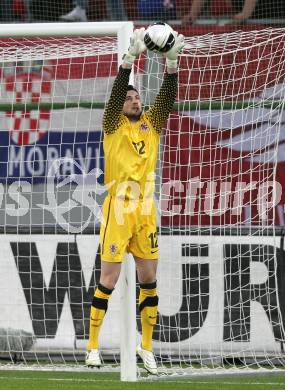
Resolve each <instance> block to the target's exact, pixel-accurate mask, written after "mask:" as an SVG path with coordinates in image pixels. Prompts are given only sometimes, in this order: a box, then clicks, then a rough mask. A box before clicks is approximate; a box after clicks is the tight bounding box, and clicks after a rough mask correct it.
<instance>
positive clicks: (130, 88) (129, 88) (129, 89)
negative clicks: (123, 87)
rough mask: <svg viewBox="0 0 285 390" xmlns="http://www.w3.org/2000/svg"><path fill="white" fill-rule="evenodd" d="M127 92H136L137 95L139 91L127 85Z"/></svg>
mask: <svg viewBox="0 0 285 390" xmlns="http://www.w3.org/2000/svg"><path fill="white" fill-rule="evenodd" d="M127 91H136V93H137V94H138V95H139V91H138V90H137V89H136V88H135V87H134V86H133V85H131V84H129V85H128V88H127Z"/></svg>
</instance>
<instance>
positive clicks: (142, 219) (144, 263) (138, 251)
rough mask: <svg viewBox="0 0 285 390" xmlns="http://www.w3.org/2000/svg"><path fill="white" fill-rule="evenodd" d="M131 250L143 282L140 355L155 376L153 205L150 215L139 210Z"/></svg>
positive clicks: (155, 251) (155, 292) (155, 301)
mask: <svg viewBox="0 0 285 390" xmlns="http://www.w3.org/2000/svg"><path fill="white" fill-rule="evenodd" d="M130 251H131V252H132V253H133V255H134V257H135V261H136V268H137V274H138V279H139V283H140V295H139V310H140V316H141V325H142V341H141V345H139V346H138V348H137V352H138V354H139V355H140V357H141V358H142V360H143V362H144V366H145V368H146V369H147V370H148V371H149V372H151V373H152V374H156V373H157V366H156V362H155V359H154V355H153V353H152V336H153V329H154V326H155V324H156V321H157V306H158V296H157V289H156V270H157V258H158V240H157V229H156V210H155V205H154V202H153V206H152V209H151V213H150V215H142V214H141V213H140V210H139V211H138V226H137V234H135V236H134V237H133V238H132V240H131V242H130Z"/></svg>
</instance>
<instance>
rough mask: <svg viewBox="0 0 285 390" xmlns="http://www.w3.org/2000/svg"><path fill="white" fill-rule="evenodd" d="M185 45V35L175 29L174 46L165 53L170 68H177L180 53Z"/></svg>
mask: <svg viewBox="0 0 285 390" xmlns="http://www.w3.org/2000/svg"><path fill="white" fill-rule="evenodd" d="M184 46H185V42H184V35H182V34H178V32H177V31H175V43H174V45H173V46H172V48H171V49H170V50H168V52H167V53H165V54H164V57H165V58H166V65H167V67H168V68H177V63H178V55H179V54H180V53H181V51H182V49H183V47H184Z"/></svg>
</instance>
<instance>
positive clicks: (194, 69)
mask: <svg viewBox="0 0 285 390" xmlns="http://www.w3.org/2000/svg"><path fill="white" fill-rule="evenodd" d="M186 43H187V45H186V48H185V50H184V52H183V54H182V55H181V57H180V67H179V68H180V70H179V90H178V96H177V101H176V104H175V107H174V110H173V112H172V113H171V115H170V118H169V121H168V123H167V124H166V125H165V128H164V129H163V135H162V137H161V147H160V154H159V163H158V168H157V172H156V192H155V198H156V202H157V209H158V221H159V232H160V234H159V242H160V252H161V256H160V260H159V269H158V277H157V279H158V292H159V297H160V301H159V316H158V324H157V326H156V328H155V330H154V352H155V355H156V359H157V362H158V365H159V371H160V372H161V373H179V374H184V373H190V374H192V373H194V372H200V373H201V372H203V373H204V372H205V370H209V371H210V372H218V369H222V368H226V369H227V371H229V370H228V369H229V368H230V367H232V368H234V369H236V368H250V367H252V368H256V367H267V368H275V369H277V368H282V367H283V363H284V358H283V342H284V326H283V322H284V310H285V306H284V305H285V300H284V294H283V289H284V287H283V282H282V281H283V279H284V264H283V258H284V251H283V244H284V239H283V233H282V231H281V230H279V229H277V228H276V225H277V224H278V221H279V219H278V215H279V214H280V210H279V209H278V204H279V202H280V201H282V200H283V194H282V186H281V184H280V182H282V180H281V174H282V172H280V170H279V169H278V161H280V159H281V155H282V153H284V149H283V144H284V142H283V138H282V137H283V136H282V132H284V130H285V129H282V126H284V125H283V123H284V114H283V108H284V101H285V100H284V98H285V96H284V95H285V84H284V76H285V56H284V43H285V29H281V28H280V29H266V30H262V31H250V32H249V31H247V32H241V31H239V32H235V33H229V34H221V35H205V36H200V37H191V38H186ZM0 46H1V54H0V55H1V64H2V65H1V84H0V88H1V96H0V131H1V132H0V136H1V146H0V150H1V152H0V179H1V183H0V189H1V191H0V201H1V212H0V225H1V226H0V227H1V233H2V234H1V236H0V240H1V248H2V256H1V263H0V264H1V265H0V267H1V271H0V310H1V313H2V315H1V317H0V357H1V358H3V359H1V363H3V365H2V367H3V366H4V367H6V368H7V367H10V366H12V367H15V366H16V363H17V364H18V365H20V367H22V366H23V365H31V364H33V366H38V367H50V366H51V365H52V366H54V365H59V366H60V367H62V368H68V367H70V366H72V369H76V367H77V368H79V369H84V353H85V349H86V345H87V340H88V331H89V310H90V302H91V300H92V296H93V292H94V288H95V286H96V285H97V284H98V281H99V275H100V255H99V253H100V251H99V235H98V226H99V221H100V215H101V214H100V213H101V205H102V202H103V199H104V197H105V195H106V188H105V187H104V186H103V170H104V158H103V151H102V137H103V135H102V125H101V123H102V113H103V108H104V104H105V102H106V101H107V99H108V96H109V94H110V90H111V87H112V82H113V80H114V78H115V76H116V73H117V68H118V55H117V53H118V45H117V40H116V39H115V38H112V37H108V36H107V37H106V36H102V33H101V36H85V37H82V36H80V34H78V36H76V37H48V38H43V37H42V38H40V37H37V38H14V39H12V38H5V39H1V45H0ZM164 71H165V69H164V62H163V59H162V58H160V57H158V56H156V55H153V54H152V53H149V52H148V53H146V55H143V56H142V57H141V58H140V59H139V60H138V61H136V63H135V69H134V83H135V85H136V87H137V88H138V89H139V91H140V93H141V96H142V99H143V103H144V105H145V106H148V105H150V104H151V103H152V102H153V99H154V97H155V95H156V93H157V91H158V89H159V86H160V84H161V81H162V78H163V72H164ZM283 203H284V202H283ZM278 213H279V214H278ZM280 215H281V214H280ZM280 218H281V217H280ZM133 293H134V294H135V292H133ZM137 294H138V291H137ZM119 301H120V296H119V293H118V291H117V290H115V292H114V294H113V295H112V297H111V300H110V306H109V309H108V312H107V316H106V319H105V322H104V325H103V327H102V332H101V336H100V345H101V351H102V357H103V360H104V364H105V367H107V368H113V367H117V366H118V365H119V361H120V358H119V356H120V327H119V317H120V311H119V305H120V303H119ZM133 315H134V316H135V315H136V316H137V318H136V320H137V332H136V335H135V336H134V337H135V338H136V342H139V340H140V331H141V328H140V320H139V315H138V312H137V314H136V313H133ZM139 367H140V366H139ZM139 372H141V371H140V370H139Z"/></svg>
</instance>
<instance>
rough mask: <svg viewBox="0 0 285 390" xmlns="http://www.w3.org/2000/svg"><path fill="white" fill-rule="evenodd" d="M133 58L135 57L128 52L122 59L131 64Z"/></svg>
mask: <svg viewBox="0 0 285 390" xmlns="http://www.w3.org/2000/svg"><path fill="white" fill-rule="evenodd" d="M135 59H136V57H135V56H133V55H131V54H129V53H126V54H124V55H123V61H124V62H125V63H127V64H129V65H133V63H134V61H135Z"/></svg>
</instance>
